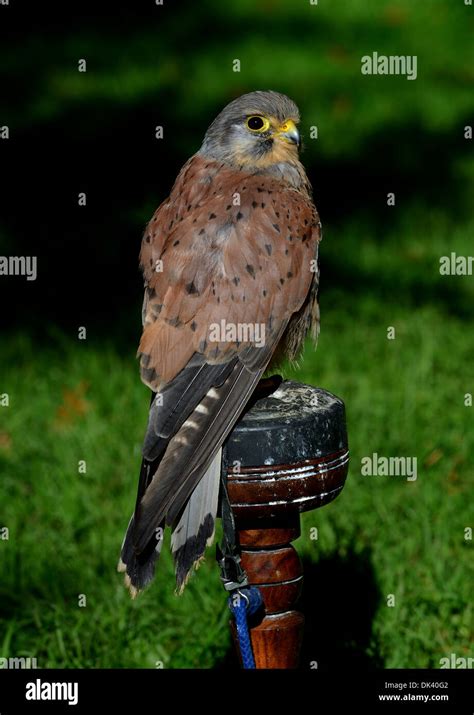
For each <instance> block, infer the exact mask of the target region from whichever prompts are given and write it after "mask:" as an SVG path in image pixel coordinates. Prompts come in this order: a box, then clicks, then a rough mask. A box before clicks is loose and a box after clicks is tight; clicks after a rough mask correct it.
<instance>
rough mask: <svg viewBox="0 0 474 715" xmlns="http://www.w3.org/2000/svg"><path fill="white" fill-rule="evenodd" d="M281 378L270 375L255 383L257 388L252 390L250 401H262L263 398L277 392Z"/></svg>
mask: <svg viewBox="0 0 474 715" xmlns="http://www.w3.org/2000/svg"><path fill="white" fill-rule="evenodd" d="M282 382H283V378H282V376H281V375H270V377H262V379H261V380H259V382H258V383H257V387H256V388H255V390H254V393H253V395H252V399H254V400H255V401H256V400H262V399H263V398H264V397H269V396H270V395H271V394H272V393H273V392H275V390H277V389H278V388H279V387H280V385H281V383H282Z"/></svg>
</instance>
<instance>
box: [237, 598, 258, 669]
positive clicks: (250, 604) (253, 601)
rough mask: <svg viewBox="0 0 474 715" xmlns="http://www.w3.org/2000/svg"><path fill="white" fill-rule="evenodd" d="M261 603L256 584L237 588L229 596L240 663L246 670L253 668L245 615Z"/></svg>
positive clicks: (254, 611)
mask: <svg viewBox="0 0 474 715" xmlns="http://www.w3.org/2000/svg"><path fill="white" fill-rule="evenodd" d="M262 604H263V599H262V594H261V593H260V591H259V590H258V588H256V586H247V587H246V588H239V589H238V590H237V591H235V592H234V593H233V594H232V596H231V597H230V598H229V608H230V610H231V611H232V613H233V615H234V618H235V624H236V627H237V637H238V639H239V648H240V655H241V656H242V665H243V666H244V668H245V669H246V670H249V669H252V668H255V660H254V657H253V652H252V643H251V641H250V633H249V627H248V623H247V617H248V616H252V615H253V614H254V613H256V612H257V611H258V609H259V608H260V607H261V606H262Z"/></svg>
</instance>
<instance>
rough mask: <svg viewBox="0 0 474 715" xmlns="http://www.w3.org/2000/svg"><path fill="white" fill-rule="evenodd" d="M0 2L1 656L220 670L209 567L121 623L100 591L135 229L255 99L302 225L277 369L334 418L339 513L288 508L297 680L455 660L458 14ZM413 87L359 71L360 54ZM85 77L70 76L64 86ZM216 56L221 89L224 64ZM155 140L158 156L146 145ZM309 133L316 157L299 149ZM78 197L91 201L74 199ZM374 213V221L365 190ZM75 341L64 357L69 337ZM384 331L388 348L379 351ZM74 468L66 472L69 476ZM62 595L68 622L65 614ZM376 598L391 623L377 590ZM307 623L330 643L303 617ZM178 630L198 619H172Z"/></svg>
mask: <svg viewBox="0 0 474 715" xmlns="http://www.w3.org/2000/svg"><path fill="white" fill-rule="evenodd" d="M96 5H97V4H94V3H92V2H91V1H90V0H82V1H81V2H80V3H76V4H74V5H73V6H70V5H63V6H62V7H60V8H58V7H53V6H52V5H51V6H50V5H48V3H47V2H41V3H35V4H31V6H30V7H27V5H26V3H25V2H22V3H11V4H10V5H9V6H8V7H4V6H0V20H1V22H0V41H1V44H0V47H1V62H0V87H1V102H2V107H1V112H0V126H2V125H8V126H9V128H10V139H9V140H8V141H0V162H1V166H2V175H3V177H4V178H6V179H7V181H5V182H4V185H3V186H2V192H1V194H0V253H1V254H4V255H9V254H12V255H37V256H38V271H39V274H38V280H37V281H36V282H34V283H28V282H26V281H24V280H22V279H20V278H2V279H1V280H0V301H1V304H2V306H4V310H2V317H1V319H2V327H3V330H2V341H1V342H0V360H1V364H2V382H1V386H0V394H2V393H3V392H4V391H5V392H8V393H9V394H10V396H11V405H10V407H9V408H0V469H1V471H2V479H1V480H0V526H1V525H2V524H7V525H8V526H9V528H10V533H11V535H10V539H9V541H8V542H2V541H0V570H1V573H2V579H1V583H0V657H1V656H8V655H14V656H21V655H30V656H32V657H37V658H38V663H39V665H40V666H43V665H48V666H61V665H63V666H76V667H94V666H102V667H109V666H128V667H155V665H156V661H162V662H163V663H164V665H165V667H175V668H176V667H184V666H187V667H212V666H213V665H219V664H223V663H224V664H226V663H227V664H228V660H226V657H227V656H226V653H228V649H229V645H230V644H229V635H228V633H227V627H226V623H227V613H226V608H225V596H224V593H223V592H222V589H221V588H220V584H219V582H218V576H217V572H216V568H215V565H214V563H213V559H212V557H211V558H208V561H207V562H206V563H205V564H204V566H203V567H202V570H201V571H202V572H201V573H199V574H198V577H197V578H194V579H192V581H191V583H190V585H189V587H188V589H187V592H186V593H185V595H184V596H183V598H181V599H176V598H174V596H173V595H172V583H173V578H172V565H171V560H170V557H169V555H168V554H167V553H165V554H164V556H163V558H162V562H161V563H160V573H159V579H157V581H156V582H155V583H154V584H153V586H152V587H151V588H150V589H149V590H148V591H147V593H145V594H144V595H143V596H142V597H141V598H140V599H139V601H138V602H136V603H133V604H131V603H130V602H129V601H128V598H127V595H126V593H125V591H124V589H123V588H122V586H121V583H120V579H119V578H118V577H117V576H116V574H114V572H113V567H114V564H115V560H116V557H117V553H118V549H119V546H120V540H121V537H122V531H123V529H124V527H125V525H126V522H127V517H128V513H129V512H130V510H131V508H132V504H133V498H134V493H135V484H136V475H137V471H138V466H139V459H140V457H139V454H140V440H141V438H142V434H143V428H144V424H145V422H146V412H147V405H148V398H147V391H146V389H145V388H144V387H143V386H142V385H141V384H140V382H139V379H138V375H137V370H136V365H135V363H134V360H133V352H134V346H135V345H136V343H137V342H138V337H139V332H140V304H141V279H140V276H139V273H138V267H137V255H138V250H139V241H140V234H141V231H142V227H143V225H144V224H145V222H146V221H147V220H148V218H149V217H150V215H151V213H152V211H153V210H154V209H155V208H156V206H157V205H158V203H159V202H160V201H162V200H163V199H164V198H165V197H166V196H167V193H168V191H169V189H170V187H171V185H172V183H173V181H174V178H175V176H176V173H177V171H178V170H179V168H180V166H181V165H182V164H183V163H184V161H185V160H186V159H187V158H188V157H189V155H190V154H192V153H193V152H194V151H196V150H197V149H198V148H199V145H200V142H201V140H202V136H203V134H204V132H205V130H206V128H207V126H208V125H209V123H210V121H211V120H212V119H213V118H214V116H215V115H216V114H217V112H218V111H220V109H221V108H222V107H223V106H224V105H225V104H226V103H227V102H228V101H230V100H231V99H232V98H234V97H236V96H238V95H239V94H241V93H243V92H247V91H252V90H254V89H275V90H278V91H282V92H285V93H287V94H289V95H290V96H291V97H292V98H293V99H294V100H295V101H296V102H297V104H298V105H299V107H300V109H301V114H302V132H303V136H304V143H305V151H304V154H303V161H304V163H305V166H306V167H307V170H308V174H309V176H310V178H311V181H312V183H313V186H314V193H315V199H316V203H317V206H318V209H319V211H320V214H321V218H322V222H323V227H324V241H323V244H322V246H321V309H322V333H321V338H320V345H319V349H318V352H317V353H316V355H314V353H313V351H312V350H311V349H308V350H307V352H306V354H305V359H304V360H303V362H302V365H301V369H300V370H299V371H298V372H295V371H294V370H288V374H289V375H291V376H292V377H297V378H298V379H300V380H305V381H307V382H311V383H313V384H320V385H323V386H324V387H326V388H328V389H330V390H332V391H334V392H335V393H336V394H339V395H340V396H341V397H342V398H343V399H344V400H345V402H346V405H347V413H348V426H349V438H350V444H351V450H352V465H353V466H352V469H351V474H350V477H349V480H348V483H347V486H346V488H345V490H344V493H343V495H342V496H341V497H340V498H339V499H338V500H336V502H335V503H334V504H332V505H330V506H328V507H326V508H325V509H323V510H320V511H316V512H314V513H312V514H308V515H305V517H304V520H303V537H305V536H307V530H308V529H309V527H310V526H312V525H317V526H318V528H319V533H320V536H319V540H318V541H317V542H311V541H310V540H308V539H307V538H302V539H301V540H300V543H299V544H298V548H299V549H300V550H301V552H302V553H303V555H304V557H305V561H306V566H305V570H306V583H307V587H306V596H305V602H304V608H305V611H306V617H307V623H308V626H307V635H306V643H305V646H304V652H303V662H302V667H308V663H309V661H310V660H317V661H318V663H319V667H321V668H323V669H325V668H326V669H327V668H337V667H340V666H341V664H343V665H347V666H351V667H362V668H367V667H375V666H379V665H381V664H382V665H385V666H389V667H390V666H392V667H427V666H434V667H438V665H439V659H440V658H441V657H443V656H446V655H449V654H450V653H451V652H453V653H456V654H457V655H459V656H472V644H470V640H469V639H470V637H471V635H472V630H473V614H472V605H471V594H470V581H472V554H471V551H472V542H468V541H466V540H464V538H463V530H464V528H465V527H467V526H469V525H472V507H471V505H470V502H469V500H468V485H469V478H470V476H471V475H472V469H473V465H472V454H473V446H474V445H473V444H472V440H473V437H472V408H467V407H464V403H463V399H464V394H465V393H468V392H473V387H472V369H471V365H470V362H469V361H470V360H471V361H472V355H473V354H474V338H473V335H472V322H471V321H472V318H473V314H474V301H473V298H474V288H473V285H474V278H473V277H472V276H467V277H456V276H455V277H443V276H440V274H439V257H440V256H441V255H448V254H449V253H450V252H451V251H455V252H457V253H458V254H460V255H469V254H470V253H471V254H472V235H473V230H474V224H473V217H472V196H473V189H474V159H473V155H472V141H469V140H467V139H465V138H464V127H465V126H466V125H472V124H473V110H474V93H473V91H472V89H473V80H474V69H473V67H474V65H473V62H472V60H473V44H472V36H473V32H472V30H473V22H474V20H473V8H472V7H470V6H466V5H464V4H463V2H462V0H458V1H457V2H454V1H453V0H418V1H417V2H416V3H414V2H412V0H364V2H360V0H345V2H335V1H334V0H331V2H329V1H328V0H319V2H318V4H317V5H312V4H311V3H310V2H309V0H295V1H294V2H293V1H292V2H288V0H286V1H281V0H239V1H238V2H232V3H223V2H220V1H219V0H202V1H201V2H200V3H199V5H198V4H196V3H195V2H192V0H184V1H182V2H177V1H176V0H173V2H168V1H167V0H164V5H163V6H157V5H155V3H154V2H153V1H152V0H150V1H149V2H145V1H144V2H141V3H130V2H118V1H117V2H110V3H108V2H103V3H100V7H97V6H96ZM374 51H376V52H378V53H379V54H386V55H390V54H395V55H402V54H403V55H408V54H414V55H416V56H417V58H418V77H417V79H416V80H415V81H409V80H407V79H406V77H404V76H398V77H397V76H364V75H362V74H361V72H360V65H361V57H362V56H364V55H366V54H371V53H372V52H374ZM81 58H84V59H86V60H87V72H86V73H79V72H78V71H77V66H78V60H79V59H81ZM234 59H239V60H240V62H241V71H240V72H233V71H232V62H233V60H234ZM157 125H163V127H164V140H163V141H157V140H156V139H155V127H156V126H157ZM312 126H317V128H318V138H317V139H311V138H310V127H312ZM80 191H85V192H87V208H81V207H79V206H78V205H77V195H78V193H79V192H80ZM389 191H393V192H395V194H396V205H395V206H394V207H388V206H387V205H386V196H387V192H389ZM81 325H84V326H87V336H88V340H87V341H86V342H81V341H77V329H78V327H79V326H81ZM388 325H393V326H395V327H396V331H397V339H396V340H395V341H387V339H386V330H387V326H388ZM372 452H379V453H381V454H382V453H385V454H386V455H390V454H406V455H417V457H418V461H419V471H420V474H419V479H418V480H417V482H415V483H410V484H409V483H406V482H403V481H401V480H399V479H397V478H393V479H383V478H376V477H374V478H362V477H361V476H360V470H359V464H360V459H361V457H362V456H363V455H367V454H371V453H372ZM81 459H86V461H87V465H88V466H87V473H86V474H84V475H79V474H78V473H77V463H78V461H79V460H81ZM80 593H85V594H86V595H87V598H88V605H87V608H85V609H81V608H79V607H78V605H77V596H78V594H80ZM389 593H394V594H396V599H397V607H396V608H393V609H392V608H387V606H386V596H387V594H389ZM321 612H324V613H326V614H328V617H327V619H326V620H327V623H326V624H321V622H320V620H318V621H317V622H315V618H314V614H315V613H321ZM197 613H199V616H197V615H196V614H197Z"/></svg>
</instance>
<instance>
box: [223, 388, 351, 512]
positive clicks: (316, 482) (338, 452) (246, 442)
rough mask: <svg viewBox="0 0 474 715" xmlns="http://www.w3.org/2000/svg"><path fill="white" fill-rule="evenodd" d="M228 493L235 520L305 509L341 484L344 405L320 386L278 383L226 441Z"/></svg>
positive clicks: (325, 500) (322, 501) (344, 451)
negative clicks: (236, 518) (273, 390)
mask: <svg viewBox="0 0 474 715" xmlns="http://www.w3.org/2000/svg"><path fill="white" fill-rule="evenodd" d="M226 460H227V465H228V489H229V497H230V501H231V503H232V507H233V510H234V513H235V514H236V516H237V517H240V518H252V519H253V518H255V517H257V518H269V517H273V516H277V515H278V516H281V515H282V514H290V513H296V512H300V511H307V510H309V509H315V508H316V507H319V506H323V504H327V503H328V502H329V501H332V499H334V498H335V497H336V496H337V495H338V494H339V492H340V491H341V489H342V487H343V486H344V482H345V479H346V476H347V471H348V463H349V452H348V445H347V432H346V420H345V410H344V403H343V402H342V400H340V399H339V398H338V397H336V396H335V395H333V394H331V393H330V392H328V391H326V390H323V389H321V388H316V387H311V386H310V385H304V384H301V383H297V382H291V381H287V382H283V383H282V384H281V385H280V387H279V388H278V389H277V390H275V392H273V393H272V394H271V395H269V396H268V397H264V398H262V399H260V400H258V401H257V402H256V403H255V404H254V405H253V406H252V407H251V408H250V409H249V410H248V411H247V412H246V413H245V415H244V416H243V417H242V419H241V420H240V421H239V422H238V424H237V425H236V427H235V428H234V430H233V432H232V434H231V435H230V437H229V439H228V440H227V443H226Z"/></svg>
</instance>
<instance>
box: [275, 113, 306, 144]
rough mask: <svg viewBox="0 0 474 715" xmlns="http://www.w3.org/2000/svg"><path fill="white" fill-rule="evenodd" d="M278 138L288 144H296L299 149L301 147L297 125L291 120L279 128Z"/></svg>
mask: <svg viewBox="0 0 474 715" xmlns="http://www.w3.org/2000/svg"><path fill="white" fill-rule="evenodd" d="M276 136H277V137H278V139H282V140H283V141H285V142H287V143H288V144H296V146H297V147H299V145H300V143H301V140H300V133H299V131H298V129H297V128H296V124H295V123H294V122H293V121H292V120H291V119H288V121H286V122H285V123H284V124H282V125H281V126H280V127H278V131H277V133H276Z"/></svg>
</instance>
